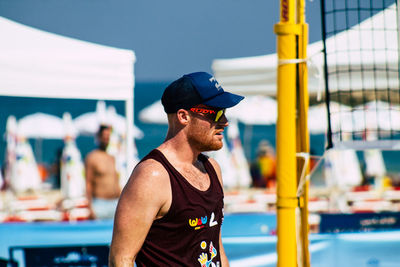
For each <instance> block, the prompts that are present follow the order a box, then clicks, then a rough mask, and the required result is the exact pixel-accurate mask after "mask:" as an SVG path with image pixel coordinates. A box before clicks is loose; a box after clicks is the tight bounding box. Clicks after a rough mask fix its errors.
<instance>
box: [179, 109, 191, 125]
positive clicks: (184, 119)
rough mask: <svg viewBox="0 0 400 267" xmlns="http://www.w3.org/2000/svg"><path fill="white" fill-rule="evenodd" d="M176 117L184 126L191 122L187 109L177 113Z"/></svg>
mask: <svg viewBox="0 0 400 267" xmlns="http://www.w3.org/2000/svg"><path fill="white" fill-rule="evenodd" d="M176 117H177V119H178V121H179V122H180V123H181V124H183V125H186V124H188V123H189V121H190V116H189V112H188V111H187V110H185V109H180V110H178V111H177V112H176Z"/></svg>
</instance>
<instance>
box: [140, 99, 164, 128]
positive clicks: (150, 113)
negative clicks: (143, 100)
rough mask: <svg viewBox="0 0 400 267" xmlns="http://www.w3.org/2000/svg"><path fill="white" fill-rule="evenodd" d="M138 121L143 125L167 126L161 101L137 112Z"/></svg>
mask: <svg viewBox="0 0 400 267" xmlns="http://www.w3.org/2000/svg"><path fill="white" fill-rule="evenodd" d="M139 120H140V121H142V122H144V123H154V124H167V123H168V119H167V114H166V113H165V111H164V107H163V105H162V104H161V100H158V101H156V102H154V103H153V104H151V105H150V106H147V107H145V108H144V109H142V110H141V111H140V112H139Z"/></svg>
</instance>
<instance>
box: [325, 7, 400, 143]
mask: <svg viewBox="0 0 400 267" xmlns="http://www.w3.org/2000/svg"><path fill="white" fill-rule="evenodd" d="M321 12H322V33H323V43H324V52H325V53H324V59H325V88H326V98H325V99H326V104H327V109H328V120H329V125H328V136H327V140H328V148H331V147H336V148H353V149H360V150H363V149H369V148H379V149H396V150H399V149H400V103H399V101H400V90H399V88H400V86H399V31H398V24H399V23H398V22H399V16H398V6H397V1H395V0H391V1H389V0H322V1H321Z"/></svg>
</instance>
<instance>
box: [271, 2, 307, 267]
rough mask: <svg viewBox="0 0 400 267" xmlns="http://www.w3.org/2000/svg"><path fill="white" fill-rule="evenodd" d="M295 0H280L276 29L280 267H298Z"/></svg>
mask: <svg viewBox="0 0 400 267" xmlns="http://www.w3.org/2000/svg"><path fill="white" fill-rule="evenodd" d="M296 8H297V7H296V5H295V0H281V9H280V22H279V23H277V24H276V25H275V27H274V31H275V33H276V34H277V54H278V62H279V63H278V71H277V75H278V76H277V86H278V90H277V91H278V92H277V98H278V121H277V130H276V135H277V140H276V149H277V221H278V222H277V225H278V228H277V235H278V242H277V252H278V264H277V266H278V267H295V266H296V265H297V264H296V261H297V245H296V214H295V212H296V207H298V199H297V179H296V166H297V164H296V64H285V60H292V59H295V58H296V56H297V55H296V54H297V52H296V51H297V48H296V47H297V45H296V36H298V35H299V34H300V33H301V28H300V27H299V25H298V24H296V21H295V18H296Z"/></svg>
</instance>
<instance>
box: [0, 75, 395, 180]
mask: <svg viewBox="0 0 400 267" xmlns="http://www.w3.org/2000/svg"><path fill="white" fill-rule="evenodd" d="M166 85H167V83H162V82H160V83H137V84H136V87H135V99H134V109H135V114H134V116H135V123H136V125H137V126H138V127H139V128H140V129H141V130H142V131H143V132H144V138H143V139H141V140H136V141H135V143H136V146H137V148H138V153H139V157H143V156H144V155H146V154H147V153H148V152H149V151H150V150H151V149H152V148H154V147H156V146H158V145H159V144H161V143H162V141H163V140H164V137H165V133H166V131H167V126H166V125H157V124H146V123H142V122H141V121H140V120H139V119H138V113H139V111H140V110H142V109H143V108H144V107H146V106H148V105H150V104H152V103H153V102H154V101H156V100H158V99H160V97H161V95H162V92H163V90H164V88H165V86H166ZM96 103H97V101H95V100H76V99H46V98H26V97H0V133H2V134H1V138H0V165H2V163H3V161H4V153H5V152H4V150H5V145H6V143H5V140H4V134H3V133H4V132H5V127H6V121H7V117H8V116H9V115H14V116H15V117H16V118H17V119H20V118H22V117H23V116H26V115H29V114H32V113H35V112H44V113H50V114H54V115H57V116H60V117H61V116H62V115H63V113H64V112H69V113H71V116H72V117H73V118H75V117H77V116H79V115H81V114H83V113H86V112H93V111H94V110H95V109H96ZM106 103H107V105H114V106H115V108H116V110H117V112H118V113H119V114H124V113H125V104H124V102H123V101H106ZM239 128H240V131H241V138H242V143H243V147H244V150H245V154H246V157H247V158H248V159H249V160H253V159H254V158H255V154H256V148H257V145H258V143H259V142H260V141H261V140H263V139H266V140H268V141H269V142H270V143H271V144H275V130H276V129H275V126H274V125H272V126H245V125H242V124H240V125H239ZM324 140H325V138H324V136H323V135H312V136H311V147H312V150H313V151H314V154H316V155H322V154H323V152H324V148H325V145H324ZM30 142H31V145H32V147H33V148H34V151H35V153H36V159H37V161H38V162H41V163H45V164H50V163H52V162H54V161H55V160H56V155H57V150H58V149H60V148H62V146H63V141H62V140H42V141H40V140H30ZM77 145H78V147H79V149H80V150H81V153H82V156H83V157H85V155H86V154H87V153H88V152H89V151H91V150H92V149H94V148H95V142H94V139H93V137H88V136H80V137H78V138H77ZM39 147H41V148H42V149H35V148H39ZM40 150H41V151H42V152H41V153H40V154H39V153H38V151H40ZM383 156H384V159H385V163H386V166H387V168H388V171H389V172H392V173H399V172H400V164H398V161H397V159H398V158H399V157H400V152H399V151H384V152H383Z"/></svg>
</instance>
